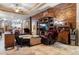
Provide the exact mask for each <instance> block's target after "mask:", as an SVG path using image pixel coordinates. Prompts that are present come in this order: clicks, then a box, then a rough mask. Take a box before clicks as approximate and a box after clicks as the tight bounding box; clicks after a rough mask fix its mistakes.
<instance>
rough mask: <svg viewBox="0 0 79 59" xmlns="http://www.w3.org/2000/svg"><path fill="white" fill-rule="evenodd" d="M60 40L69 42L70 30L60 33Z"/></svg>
mask: <svg viewBox="0 0 79 59" xmlns="http://www.w3.org/2000/svg"><path fill="white" fill-rule="evenodd" d="M58 41H59V42H62V43H66V44H68V43H69V32H68V31H63V32H60V33H59V34H58Z"/></svg>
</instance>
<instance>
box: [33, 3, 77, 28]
mask: <svg viewBox="0 0 79 59" xmlns="http://www.w3.org/2000/svg"><path fill="white" fill-rule="evenodd" d="M46 16H50V17H55V18H57V19H59V20H61V19H64V20H65V21H67V22H69V23H70V24H72V26H73V27H76V3H61V4H59V5H56V6H55V7H53V8H49V9H47V10H46V11H43V12H41V13H38V14H36V15H34V16H32V18H36V19H40V18H42V17H46Z"/></svg>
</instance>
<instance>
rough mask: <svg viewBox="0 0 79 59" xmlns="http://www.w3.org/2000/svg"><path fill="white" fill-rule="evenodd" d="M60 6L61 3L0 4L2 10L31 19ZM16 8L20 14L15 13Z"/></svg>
mask: <svg viewBox="0 0 79 59" xmlns="http://www.w3.org/2000/svg"><path fill="white" fill-rule="evenodd" d="M58 4H60V3H0V10H2V11H5V12H11V13H16V14H21V15H26V16H27V17H29V16H32V15H34V14H37V13H39V12H42V11H44V10H46V9H48V8H50V7H54V6H56V5H58ZM16 8H18V9H19V12H16V11H15V10H16Z"/></svg>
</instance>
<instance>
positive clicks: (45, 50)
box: [0, 42, 79, 55]
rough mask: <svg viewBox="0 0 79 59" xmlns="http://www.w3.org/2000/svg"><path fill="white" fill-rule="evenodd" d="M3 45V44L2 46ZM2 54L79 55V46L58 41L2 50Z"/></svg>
mask: <svg viewBox="0 0 79 59" xmlns="http://www.w3.org/2000/svg"><path fill="white" fill-rule="evenodd" d="M0 47H1V46H0ZM0 54H1V55H79V46H70V45H65V44H62V43H59V42H56V43H55V44H54V45H50V46H46V45H43V44H40V45H35V46H32V47H22V48H19V50H16V47H15V49H12V50H8V51H1V52H0Z"/></svg>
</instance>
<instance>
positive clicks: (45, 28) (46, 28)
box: [40, 24, 48, 31]
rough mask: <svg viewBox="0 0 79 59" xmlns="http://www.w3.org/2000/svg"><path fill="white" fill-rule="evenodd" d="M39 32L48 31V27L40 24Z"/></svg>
mask: <svg viewBox="0 0 79 59" xmlns="http://www.w3.org/2000/svg"><path fill="white" fill-rule="evenodd" d="M40 30H44V31H47V30H48V25H47V24H40Z"/></svg>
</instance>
